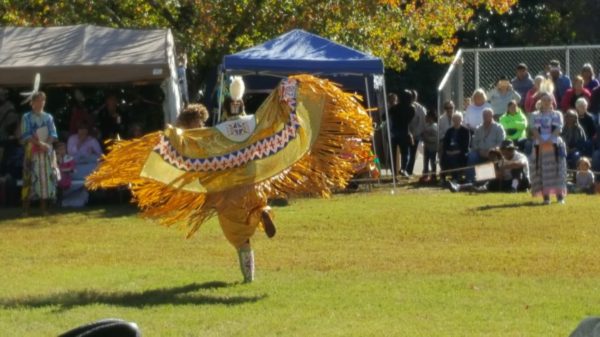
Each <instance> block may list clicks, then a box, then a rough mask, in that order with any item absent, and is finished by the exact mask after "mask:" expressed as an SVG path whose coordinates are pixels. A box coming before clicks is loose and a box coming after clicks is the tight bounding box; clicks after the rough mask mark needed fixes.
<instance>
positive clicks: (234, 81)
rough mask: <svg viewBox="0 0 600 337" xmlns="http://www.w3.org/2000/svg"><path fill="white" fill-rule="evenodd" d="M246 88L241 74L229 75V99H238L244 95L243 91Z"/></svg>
mask: <svg viewBox="0 0 600 337" xmlns="http://www.w3.org/2000/svg"><path fill="white" fill-rule="evenodd" d="M245 90H246V85H245V84H244V80H243V79H242V77H241V76H233V77H231V84H230V85H229V94H230V95H231V99H232V100H234V101H239V100H241V99H242V97H244V91H245Z"/></svg>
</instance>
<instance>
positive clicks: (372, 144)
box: [365, 76, 381, 184]
mask: <svg viewBox="0 0 600 337" xmlns="http://www.w3.org/2000/svg"><path fill="white" fill-rule="evenodd" d="M365 93H366V94H367V109H368V111H369V115H371V94H370V93H369V79H368V76H365ZM371 149H372V150H373V153H374V154H375V158H378V156H377V147H376V146H375V132H373V134H372V135H371ZM369 176H371V171H369ZM377 181H379V183H380V184H381V174H379V177H378V178H377Z"/></svg>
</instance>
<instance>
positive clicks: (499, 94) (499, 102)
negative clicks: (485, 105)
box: [487, 76, 521, 121]
mask: <svg viewBox="0 0 600 337" xmlns="http://www.w3.org/2000/svg"><path fill="white" fill-rule="evenodd" d="M487 97H488V100H489V102H490V105H491V106H492V110H493V111H494V119H495V120H496V121H497V120H498V119H499V118H500V116H502V115H503V114H504V113H506V107H507V105H508V102H510V101H512V100H515V101H517V102H520V101H521V95H519V93H517V92H516V91H515V90H514V89H513V87H512V84H510V82H509V81H508V78H507V77H506V76H500V78H498V81H496V87H495V88H494V89H492V90H491V91H490V92H489V93H488V94H487Z"/></svg>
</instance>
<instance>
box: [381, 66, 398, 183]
mask: <svg viewBox="0 0 600 337" xmlns="http://www.w3.org/2000/svg"><path fill="white" fill-rule="evenodd" d="M382 82H383V108H384V109H385V120H386V121H387V122H386V123H385V125H386V127H387V138H388V146H389V152H390V153H389V155H390V159H391V160H390V163H391V165H390V166H391V168H392V184H393V188H392V194H394V193H396V163H394V153H393V152H392V151H395V150H396V149H392V134H391V132H390V115H389V113H388V102H387V89H386V87H385V75H384V76H383V80H382Z"/></svg>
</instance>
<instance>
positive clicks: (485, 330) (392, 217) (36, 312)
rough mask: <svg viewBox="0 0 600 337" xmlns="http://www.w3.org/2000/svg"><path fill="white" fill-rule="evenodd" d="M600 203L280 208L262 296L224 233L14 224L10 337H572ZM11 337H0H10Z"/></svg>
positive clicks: (340, 200)
mask: <svg viewBox="0 0 600 337" xmlns="http://www.w3.org/2000/svg"><path fill="white" fill-rule="evenodd" d="M599 206H600V198H599V197H596V196H584V195H577V196H569V198H568V200H567V204H566V205H550V206H539V200H534V199H532V198H531V197H529V196H528V195H525V194H476V195H468V194H450V193H446V192H439V191H400V192H399V193H398V194H396V195H391V194H390V193H389V191H387V190H386V191H379V192H374V193H365V194H353V195H339V196H335V197H334V198H333V199H331V200H321V199H301V200H294V201H292V203H291V205H290V206H287V207H281V208H276V209H275V212H276V218H275V220H276V222H277V224H278V234H277V236H276V237H275V238H274V239H271V240H269V239H267V238H266V237H265V236H264V235H263V234H262V233H257V235H256V236H255V239H254V240H253V246H254V248H255V254H256V264H257V280H256V282H254V283H253V284H249V285H244V284H239V283H238V281H239V280H240V279H241V275H240V272H239V269H238V268H239V267H238V263H237V257H236V254H235V251H234V249H233V248H232V247H230V246H229V244H228V243H227V242H226V240H225V239H224V237H223V235H222V233H221V231H220V229H219V226H218V225H217V223H216V222H215V221H214V220H211V221H210V222H208V223H207V224H205V225H204V227H203V228H201V229H200V231H199V233H198V234H197V235H196V236H195V237H193V238H192V239H190V240H185V239H184V238H183V237H184V233H182V232H178V231H177V230H174V229H168V228H163V227H161V226H158V225H156V224H154V223H152V222H148V221H145V220H142V219H140V218H138V217H137V216H136V215H135V209H133V208H131V207H127V206H112V207H110V208H108V209H87V210H84V211H83V212H70V213H69V212H66V213H59V214H54V215H52V216H50V217H48V218H41V217H32V218H28V219H19V218H18V217H17V215H18V214H19V212H18V211H17V210H8V211H6V210H2V211H1V212H2V213H0V217H1V218H3V219H4V220H0V238H1V241H0V262H1V265H2V269H1V270H2V272H1V273H0V289H1V290H0V331H4V332H6V333H7V334H6V336H9V335H10V336H54V335H58V333H59V332H62V331H64V330H67V329H69V328H71V327H73V326H75V325H78V324H81V323H84V322H89V321H92V320H96V319H99V318H106V317H120V318H123V319H127V320H131V321H135V322H137V323H138V325H139V326H140V327H141V329H142V331H143V334H144V336H161V337H162V336H177V337H180V336H275V335H278V336H380V335H385V336H568V334H569V333H570V331H571V330H572V329H573V328H574V327H575V326H576V325H577V323H578V322H579V321H580V320H581V319H582V318H584V317H585V316H588V315H597V314H600V289H599V288H600V250H599V249H598V247H600V235H598V226H599V224H600V220H599V219H600V207H599ZM4 332H0V336H4V334H5V333H4Z"/></svg>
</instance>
